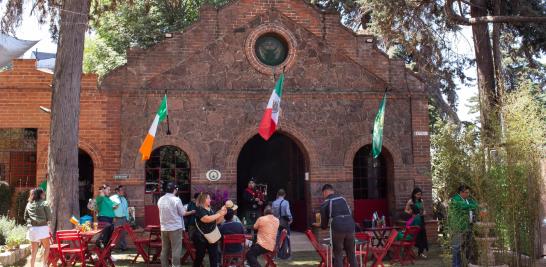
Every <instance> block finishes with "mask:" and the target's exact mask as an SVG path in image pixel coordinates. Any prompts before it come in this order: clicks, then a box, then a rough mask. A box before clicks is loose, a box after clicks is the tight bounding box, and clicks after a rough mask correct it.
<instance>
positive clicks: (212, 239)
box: [195, 222, 222, 244]
mask: <svg viewBox="0 0 546 267" xmlns="http://www.w3.org/2000/svg"><path fill="white" fill-rule="evenodd" d="M195 226H197V230H199V232H200V233H201V234H202V235H203V236H204V237H205V239H207V241H209V244H214V243H216V242H218V240H220V238H222V234H220V230H218V226H217V225H214V230H212V232H210V233H208V234H205V233H203V231H201V228H199V222H195Z"/></svg>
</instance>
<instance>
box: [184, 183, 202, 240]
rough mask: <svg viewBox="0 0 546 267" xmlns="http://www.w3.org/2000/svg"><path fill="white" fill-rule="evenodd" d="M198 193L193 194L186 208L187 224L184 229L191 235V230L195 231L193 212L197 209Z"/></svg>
mask: <svg viewBox="0 0 546 267" xmlns="http://www.w3.org/2000/svg"><path fill="white" fill-rule="evenodd" d="M199 194H200V193H195V194H193V200H191V201H190V203H188V208H187V209H186V215H185V216H186V218H187V222H188V224H186V229H187V230H188V234H189V235H190V237H191V236H193V232H195V212H196V210H197V204H196V203H197V197H198V196H199Z"/></svg>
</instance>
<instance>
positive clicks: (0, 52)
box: [0, 33, 38, 68]
mask: <svg viewBox="0 0 546 267" xmlns="http://www.w3.org/2000/svg"><path fill="white" fill-rule="evenodd" d="M36 43H38V41H27V40H19V39H17V38H15V37H11V36H9V35H6V34H2V33H0V68H1V67H4V66H7V65H8V64H10V62H11V61H12V60H13V59H15V58H18V57H20V56H22V55H23V54H24V53H25V52H26V51H27V50H29V49H30V48H31V47H33V46H34V45H35V44H36Z"/></svg>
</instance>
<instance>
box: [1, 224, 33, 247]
mask: <svg viewBox="0 0 546 267" xmlns="http://www.w3.org/2000/svg"><path fill="white" fill-rule="evenodd" d="M26 243H28V240H27V228H26V227H25V226H22V225H17V226H15V227H13V228H12V229H11V230H10V231H9V232H8V235H7V237H6V246H7V247H8V248H17V247H19V245H21V244H26Z"/></svg>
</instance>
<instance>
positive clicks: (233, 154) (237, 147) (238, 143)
mask: <svg viewBox="0 0 546 267" xmlns="http://www.w3.org/2000/svg"><path fill="white" fill-rule="evenodd" d="M277 131H279V132H281V133H283V134H286V135H287V136H288V137H290V138H293V141H294V142H296V143H297V144H299V145H300V146H301V147H300V149H301V150H302V152H303V153H304V156H305V157H306V159H307V160H308V162H307V163H308V166H307V169H308V171H309V172H311V170H312V169H313V168H316V167H317V166H318V165H319V159H318V153H317V150H316V149H315V146H314V145H313V142H312V141H311V139H310V138H309V137H307V136H306V135H305V134H303V133H302V132H301V131H300V130H299V129H298V128H297V127H295V126H294V125H292V124H290V123H286V122H281V127H280V129H277ZM257 134H258V125H255V126H254V127H250V128H247V129H245V130H243V131H241V134H239V135H238V136H237V137H236V138H235V140H234V142H233V143H232V145H231V146H230V147H229V148H228V154H227V157H226V165H225V166H226V170H234V171H236V170H237V159H238V158H239V154H240V153H241V150H242V149H243V146H244V145H245V144H246V143H247V142H248V140H250V139H251V138H252V137H254V136H255V135H257Z"/></svg>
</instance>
